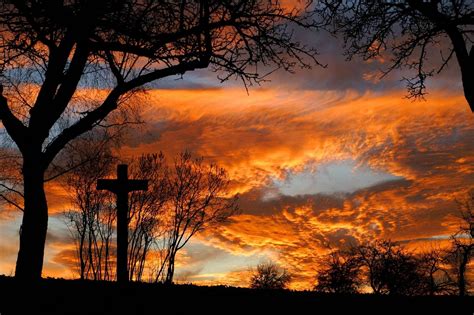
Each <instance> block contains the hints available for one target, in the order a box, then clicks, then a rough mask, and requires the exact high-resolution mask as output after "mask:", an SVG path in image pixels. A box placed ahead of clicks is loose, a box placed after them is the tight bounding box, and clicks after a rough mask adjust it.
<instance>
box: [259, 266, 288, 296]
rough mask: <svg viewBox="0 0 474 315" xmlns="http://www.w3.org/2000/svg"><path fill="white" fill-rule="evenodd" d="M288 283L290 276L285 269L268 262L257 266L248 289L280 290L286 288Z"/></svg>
mask: <svg viewBox="0 0 474 315" xmlns="http://www.w3.org/2000/svg"><path fill="white" fill-rule="evenodd" d="M290 281H291V275H290V273H289V272H288V271H287V270H286V269H284V268H281V267H280V266H278V265H277V264H276V263H274V262H271V261H268V262H264V263H261V264H258V265H257V269H256V270H255V271H254V272H253V274H252V277H251V278H250V287H251V288H252V289H264V290H282V289H286V288H287V286H288V284H289V283H290Z"/></svg>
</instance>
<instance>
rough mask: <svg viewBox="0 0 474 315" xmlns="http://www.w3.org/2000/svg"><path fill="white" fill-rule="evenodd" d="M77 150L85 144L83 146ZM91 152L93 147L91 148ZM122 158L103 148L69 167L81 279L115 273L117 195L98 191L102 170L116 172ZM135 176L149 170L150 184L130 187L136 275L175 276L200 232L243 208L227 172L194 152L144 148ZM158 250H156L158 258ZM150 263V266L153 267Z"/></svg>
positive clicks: (132, 271)
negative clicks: (171, 153) (179, 258)
mask: <svg viewBox="0 0 474 315" xmlns="http://www.w3.org/2000/svg"><path fill="white" fill-rule="evenodd" d="M76 153H77V151H76ZM88 153H90V152H85V153H84V154H88ZM114 160H115V158H114V157H113V156H110V155H108V154H101V155H99V156H97V157H96V159H94V160H91V162H90V163H86V164H84V165H83V166H81V167H78V168H76V169H74V170H73V171H72V172H71V173H70V174H68V175H67V184H68V187H69V188H70V189H71V192H72V197H73V204H74V205H75V209H71V210H69V211H67V212H66V213H65V215H66V221H67V223H68V227H69V229H70V231H71V235H72V237H73V239H74V241H75V243H76V247H77V252H78V263H79V268H78V269H79V275H80V277H81V279H93V280H113V279H114V278H115V276H116V275H115V273H114V272H113V270H111V268H112V266H115V264H116V259H115V255H111V254H112V253H113V254H115V252H116V247H115V244H114V242H113V240H114V239H115V238H116V232H115V230H116V213H115V211H116V210H115V199H114V198H113V197H112V196H111V194H108V193H104V192H101V191H97V190H96V189H95V183H96V181H97V179H98V178H102V177H108V176H111V174H113V170H112V168H111V166H110V164H108V163H110V162H111V161H114ZM130 176H131V177H132V178H147V179H148V181H149V185H148V190H146V191H135V192H132V193H130V197H129V203H128V207H129V210H128V258H127V262H128V265H127V270H128V279H129V280H135V281H142V280H143V277H144V275H145V271H147V273H148V280H151V281H155V282H165V283H168V284H171V283H172V282H173V277H174V270H175V262H176V255H177V253H178V252H179V250H181V249H182V248H183V247H184V246H185V245H186V244H187V243H188V241H189V240H190V239H191V238H192V237H193V236H194V235H196V234H197V233H199V232H200V231H202V230H204V229H205V228H208V227H212V226H213V225H215V224H220V223H223V222H225V221H226V220H227V219H228V218H229V217H230V216H232V215H234V214H235V213H236V212H237V210H238V208H237V205H236V201H237V196H234V197H232V196H228V184H229V180H228V178H227V173H226V171H225V170H224V169H223V168H220V167H219V166H217V165H215V164H210V165H209V164H206V163H204V161H203V159H202V158H193V157H192V155H191V154H190V153H189V152H185V153H182V154H180V155H178V157H177V158H176V159H175V161H174V164H173V166H172V167H170V166H168V165H167V162H166V159H165V156H164V155H163V154H162V153H160V154H147V155H142V156H141V157H139V158H138V159H133V160H132V161H131V163H130ZM150 252H155V254H156V255H154V256H155V257H154V258H153V259H152V258H150V257H149V254H150ZM145 269H147V270H145Z"/></svg>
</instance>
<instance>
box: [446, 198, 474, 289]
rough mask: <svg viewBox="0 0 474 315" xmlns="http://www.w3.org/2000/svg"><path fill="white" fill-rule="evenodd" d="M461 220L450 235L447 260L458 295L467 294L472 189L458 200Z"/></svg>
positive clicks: (473, 235)
mask: <svg viewBox="0 0 474 315" xmlns="http://www.w3.org/2000/svg"><path fill="white" fill-rule="evenodd" d="M458 203H459V206H460V210H461V211H460V212H461V218H462V222H461V225H460V227H459V230H458V231H457V232H456V233H454V234H453V235H452V236H451V243H452V246H451V250H450V252H449V254H448V256H447V261H448V263H449V264H450V265H451V267H452V271H453V273H454V276H455V279H456V285H457V291H458V294H459V295H460V296H464V295H467V293H468V290H467V287H468V284H469V283H468V280H467V278H466V274H467V269H468V266H469V262H470V261H471V259H472V256H473V253H474V191H470V192H469V194H468V196H467V197H466V198H465V199H464V200H463V201H459V202H458Z"/></svg>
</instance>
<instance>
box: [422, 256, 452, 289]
mask: <svg viewBox="0 0 474 315" xmlns="http://www.w3.org/2000/svg"><path fill="white" fill-rule="evenodd" d="M448 254H449V252H446V250H441V249H431V250H429V251H425V252H422V253H421V254H419V257H418V264H419V266H418V268H419V270H420V272H421V274H422V275H423V279H424V282H425V283H424V287H425V288H426V289H425V292H424V293H425V294H427V295H438V294H451V293H452V292H453V290H452V288H453V279H452V277H451V275H450V273H449V268H448V266H447V264H446V258H447V257H449V255H448Z"/></svg>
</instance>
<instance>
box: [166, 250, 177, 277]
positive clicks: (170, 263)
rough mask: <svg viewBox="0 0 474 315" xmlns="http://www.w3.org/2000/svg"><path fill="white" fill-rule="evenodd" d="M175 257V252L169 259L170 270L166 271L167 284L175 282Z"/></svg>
mask: <svg viewBox="0 0 474 315" xmlns="http://www.w3.org/2000/svg"><path fill="white" fill-rule="evenodd" d="M174 258H175V254H174V253H173V254H171V255H170V257H169V260H168V271H167V273H166V280H165V284H168V285H170V284H173V277H174Z"/></svg>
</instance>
